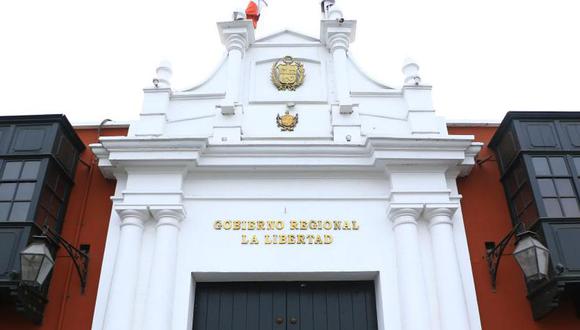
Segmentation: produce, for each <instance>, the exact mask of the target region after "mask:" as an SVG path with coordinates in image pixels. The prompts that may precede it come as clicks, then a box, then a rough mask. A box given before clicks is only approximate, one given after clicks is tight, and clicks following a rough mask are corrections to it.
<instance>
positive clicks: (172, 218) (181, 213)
mask: <svg viewBox="0 0 580 330" xmlns="http://www.w3.org/2000/svg"><path fill="white" fill-rule="evenodd" d="M149 211H150V212H151V215H152V216H153V218H154V219H155V221H157V223H156V227H160V226H174V227H177V228H179V224H180V222H181V221H183V220H184V219H185V217H186V212H185V208H184V207H183V205H158V206H150V207H149Z"/></svg>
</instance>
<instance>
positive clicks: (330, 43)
mask: <svg viewBox="0 0 580 330" xmlns="http://www.w3.org/2000/svg"><path fill="white" fill-rule="evenodd" d="M355 30H356V21H351V20H344V19H343V18H342V17H340V18H337V19H329V20H322V21H321V32H320V34H321V35H320V38H321V40H323V42H324V43H325V45H326V47H327V48H328V50H329V51H330V53H331V54H332V65H333V71H334V81H335V88H336V100H337V102H338V104H339V105H342V107H341V109H340V111H341V113H352V101H351V98H350V88H349V86H348V75H347V66H348V65H347V57H346V54H347V51H348V47H349V45H350V42H351V41H353V40H354V36H355Z"/></svg>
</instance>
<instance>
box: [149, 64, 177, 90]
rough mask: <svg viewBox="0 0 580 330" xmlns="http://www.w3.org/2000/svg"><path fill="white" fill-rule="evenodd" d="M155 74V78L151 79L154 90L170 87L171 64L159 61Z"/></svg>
mask: <svg viewBox="0 0 580 330" xmlns="http://www.w3.org/2000/svg"><path fill="white" fill-rule="evenodd" d="M155 73H156V76H155V78H153V85H155V87H156V88H169V87H171V76H172V74H173V71H172V70H171V63H169V61H167V60H163V61H161V62H160V63H159V65H158V66H157V69H156V70H155Z"/></svg>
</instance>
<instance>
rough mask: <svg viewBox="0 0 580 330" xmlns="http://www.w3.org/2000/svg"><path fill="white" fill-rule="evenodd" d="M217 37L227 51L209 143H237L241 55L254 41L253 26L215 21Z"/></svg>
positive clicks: (239, 22) (240, 107) (246, 21)
mask: <svg viewBox="0 0 580 330" xmlns="http://www.w3.org/2000/svg"><path fill="white" fill-rule="evenodd" d="M218 29H219V32H220V38H221V41H222V43H223V44H224V46H225V47H226V49H227V51H228V57H227V60H226V70H227V73H226V74H227V77H226V96H225V99H224V100H223V101H221V102H220V104H218V105H216V108H217V109H218V113H217V114H216V117H215V121H214V126H213V133H212V135H211V137H210V141H211V143H216V144H224V143H225V144H227V143H239V142H240V141H241V134H242V104H241V100H240V86H242V79H241V75H242V67H243V57H244V54H245V52H246V49H247V48H248V46H249V45H250V44H251V43H252V42H254V27H253V26H252V22H251V21H249V20H240V21H232V22H222V23H218Z"/></svg>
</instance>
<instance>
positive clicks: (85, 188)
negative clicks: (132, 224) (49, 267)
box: [0, 128, 127, 330]
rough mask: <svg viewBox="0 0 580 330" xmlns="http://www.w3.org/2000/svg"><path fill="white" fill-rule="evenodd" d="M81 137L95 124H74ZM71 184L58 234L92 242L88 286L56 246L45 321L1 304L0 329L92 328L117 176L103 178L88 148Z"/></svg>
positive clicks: (88, 136)
mask: <svg viewBox="0 0 580 330" xmlns="http://www.w3.org/2000/svg"><path fill="white" fill-rule="evenodd" d="M76 132H77V134H78V135H79V137H80V138H81V139H82V141H83V142H84V143H85V145H87V146H88V145H89V144H90V143H94V142H97V130H96V129H77V130H76ZM126 134H127V129H126V128H104V129H103V130H102V131H101V136H107V135H110V136H119V135H123V136H124V135H126ZM81 160H82V161H81V162H79V164H78V165H77V170H76V174H75V185H74V187H73V189H72V192H71V196H70V199H69V203H68V208H67V211H66V215H65V220H64V225H63V228H62V236H63V237H64V238H65V239H66V240H67V241H69V242H70V243H72V244H73V245H74V246H76V247H78V246H79V245H80V244H90V246H91V247H90V251H89V257H90V261H89V269H88V278H87V287H86V290H85V293H84V294H82V295H81V291H80V280H79V277H78V275H77V274H76V270H75V268H74V265H73V263H72V261H71V259H70V258H69V257H68V256H66V252H65V251H63V249H60V250H59V253H58V255H57V258H56V264H55V267H54V270H53V276H52V281H51V283H50V288H49V292H48V304H47V305H46V309H45V311H44V321H43V323H42V324H41V325H35V324H33V323H32V322H31V321H29V320H28V319H25V318H24V317H23V316H22V315H21V314H19V313H17V312H15V311H14V310H11V309H8V308H6V307H7V306H3V308H2V309H0V329H6V330H29V329H30V330H32V329H34V330H83V329H90V328H91V323H92V319H93V312H94V308H95V300H96V298H97V288H98V285H99V275H100V272H101V263H102V261H103V252H104V250H105V241H106V237H107V230H108V227H109V217H110V215H111V200H110V196H112V195H113V193H114V191H115V181H112V180H107V179H105V178H104V177H103V176H102V175H101V172H100V171H99V168H98V166H97V163H96V159H95V157H94V155H93V154H92V152H91V151H90V149H88V148H87V149H86V150H85V151H84V152H83V153H82V154H81Z"/></svg>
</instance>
